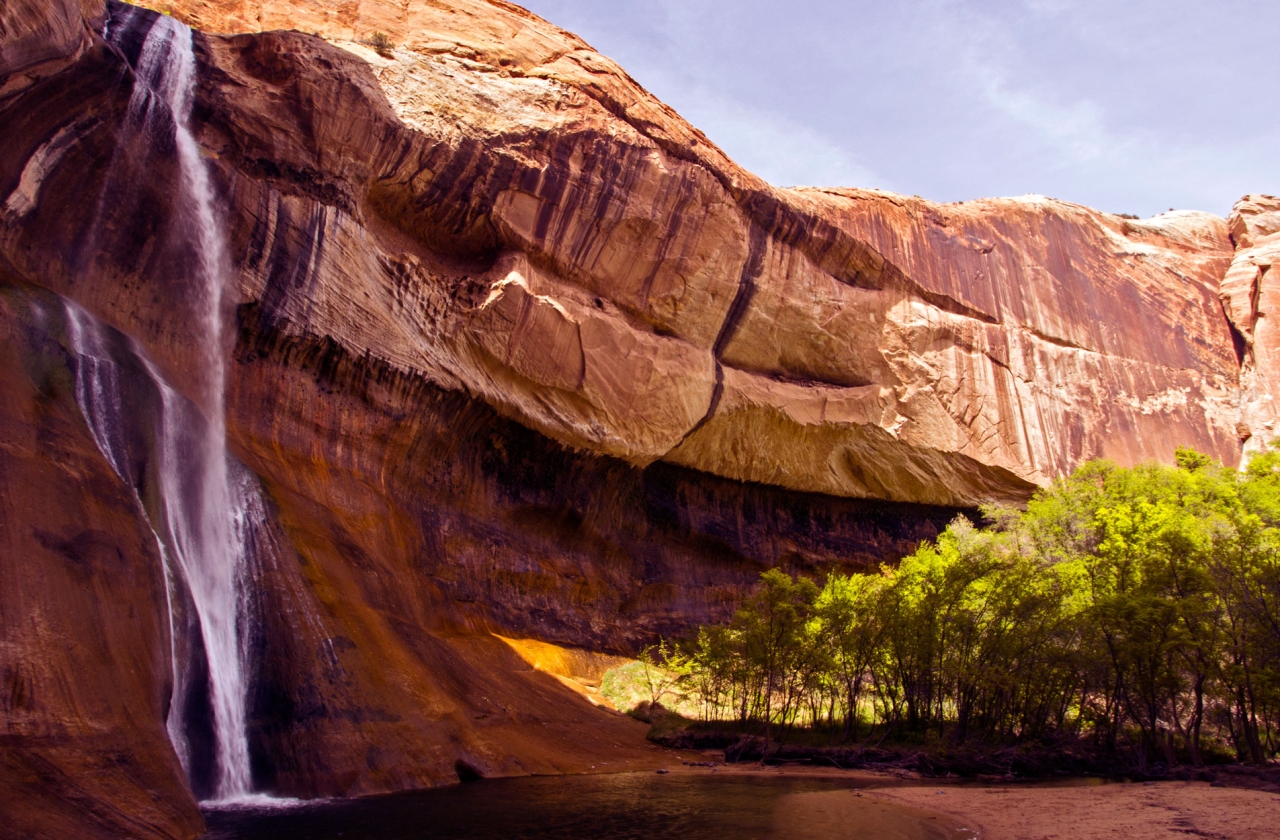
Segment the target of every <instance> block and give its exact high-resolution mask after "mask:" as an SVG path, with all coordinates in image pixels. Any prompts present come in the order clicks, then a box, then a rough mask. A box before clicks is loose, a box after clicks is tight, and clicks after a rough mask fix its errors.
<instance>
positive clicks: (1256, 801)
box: [866, 782, 1280, 840]
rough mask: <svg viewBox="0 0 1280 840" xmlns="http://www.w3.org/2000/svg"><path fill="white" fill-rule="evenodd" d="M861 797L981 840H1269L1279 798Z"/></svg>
mask: <svg viewBox="0 0 1280 840" xmlns="http://www.w3.org/2000/svg"><path fill="white" fill-rule="evenodd" d="M866 795H869V796H879V797H883V798H884V799H887V800H889V801H892V802H897V803H902V804H906V805H912V806H914V807H917V808H927V809H931V810H934V811H937V812H939V813H941V814H944V815H946V816H949V817H952V818H953V819H955V820H956V821H958V822H959V823H961V824H963V825H966V826H972V827H973V828H975V829H976V830H977V832H978V834H977V836H978V837H979V838H981V840H1057V838H1061V840H1094V838H1098V840H1101V838H1124V840H1174V838H1177V840H1186V838H1188V837H1206V838H1216V840H1255V838H1256V840H1264V838H1267V840H1274V838H1280V794H1277V793H1274V792H1269V791H1262V790H1246V789H1239V788H1229V787H1210V786H1209V784H1208V783H1206V782H1156V783H1148V784H1142V783H1130V784H1119V783H1118V784H1099V785H1089V786H1084V785H1077V786H1071V787H1055V786H1048V785H1036V786H1027V787H1020V786H1008V787H976V786H975V787H968V786H963V787H962V786H953V785H948V786H938V785H929V786H921V787H895V788H879V789H875V790H872V791H867V792H866Z"/></svg>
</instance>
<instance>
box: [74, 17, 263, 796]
mask: <svg viewBox="0 0 1280 840" xmlns="http://www.w3.org/2000/svg"><path fill="white" fill-rule="evenodd" d="M148 18H149V16H147V17H144V16H142V15H141V14H138V13H137V12H136V10H130V16H129V17H128V18H126V20H124V21H123V22H121V21H117V22H114V23H113V25H112V29H111V37H112V39H113V40H114V39H116V38H122V37H125V35H127V34H128V32H129V28H130V24H131V23H134V22H142V23H143V24H145V23H147V22H148ZM134 69H135V74H136V75H135V79H134V84H133V91H132V95H131V98H130V102H129V113H128V118H127V125H126V128H125V131H124V133H123V134H122V137H121V143H130V144H138V145H139V147H141V148H148V149H149V148H155V147H157V146H159V145H161V144H162V142H163V141H164V140H166V139H167V138H166V137H165V136H164V135H165V134H166V133H168V132H172V140H173V143H174V146H175V148H176V152H177V163H178V174H179V190H178V193H177V194H175V195H174V197H173V207H174V210H175V216H174V218H172V219H171V220H170V223H171V225H173V227H174V228H175V229H176V230H178V231H179V232H180V234H181V235H180V237H179V239H180V240H181V241H182V242H183V243H184V246H183V247H188V248H189V249H190V257H189V260H187V261H186V262H187V265H188V266H189V275H188V276H187V277H185V278H183V280H184V281H185V282H184V284H183V288H184V289H186V290H187V291H188V292H189V293H190V295H191V298H190V300H189V302H190V304H191V306H192V308H193V310H194V312H195V313H196V318H195V323H194V325H193V327H194V328H193V329H192V334H191V345H192V346H191V349H192V350H193V351H194V353H195V354H196V359H197V360H198V363H199V369H200V370H201V373H202V375H201V381H200V383H199V388H200V390H201V399H200V404H201V409H203V411H202V412H201V411H198V410H197V409H196V408H195V406H194V405H193V404H192V403H190V402H189V401H187V400H186V399H185V398H183V397H182V396H181V395H179V394H178V393H177V392H176V391H175V390H174V389H173V388H171V387H170V386H169V385H168V383H167V382H166V381H165V380H164V378H163V377H162V376H161V374H160V372H159V370H158V369H157V368H156V367H155V366H154V365H153V364H152V363H151V361H150V360H149V359H148V358H147V357H146V355H145V354H144V353H142V352H141V351H140V350H138V349H137V348H133V349H132V351H131V352H132V355H134V356H135V357H136V358H137V359H138V361H139V362H140V363H141V365H142V366H143V367H144V368H145V370H146V371H147V374H148V375H149V377H150V379H151V380H152V382H153V383H154V386H155V390H156V392H157V393H158V394H159V402H160V405H159V407H158V416H157V417H153V418H148V422H147V423H145V424H143V426H144V427H145V428H149V433H150V435H151V436H152V437H153V441H152V451H151V457H152V458H153V459H154V465H153V466H154V474H153V475H154V477H153V481H154V485H155V491H156V494H157V495H158V501H157V502H156V503H155V504H153V505H152V507H151V511H152V512H151V525H152V529H153V531H154V532H155V534H156V538H157V541H158V542H159V544H160V551H161V554H162V556H163V558H164V562H165V573H166V583H167V584H168V587H169V605H170V629H171V631H173V632H172V634H171V635H172V636H173V637H174V650H173V654H174V657H173V658H174V690H173V698H172V703H171V705H170V711H169V720H168V728H169V734H170V738H171V739H172V741H173V744H174V747H175V749H176V750H177V752H178V755H179V758H180V759H181V760H182V762H183V766H184V768H185V769H186V771H187V774H188V776H189V777H190V776H192V775H193V768H192V766H191V765H192V760H193V755H192V749H191V745H190V744H189V743H188V742H187V733H188V732H189V731H190V728H189V726H188V724H189V722H188V721H186V720H184V719H183V715H184V714H185V710H186V709H187V708H188V705H189V704H188V703H187V700H188V695H189V692H190V691H191V690H192V678H191V674H190V673H189V671H190V663H189V662H186V661H185V657H184V656H182V655H181V650H180V648H179V645H178V641H177V635H178V634H179V633H180V632H181V628H180V627H178V626H175V625H176V624H178V622H175V620H174V615H175V614H178V615H183V614H185V613H186V612H187V609H188V608H187V607H186V606H184V605H185V603H186V601H185V599H184V597H183V596H184V590H185V594H186V595H189V596H190V604H191V607H193V608H194V612H195V617H196V619H197V621H198V626H199V633H200V641H202V642H203V650H204V652H205V656H206V658H207V665H208V690H209V697H208V707H209V709H210V710H211V712H212V717H213V721H212V729H213V733H214V738H215V745H214V746H215V753H216V754H215V759H216V764H217V773H216V781H215V783H214V799H215V800H222V801H225V800H235V799H241V798H245V797H247V796H248V795H249V794H250V791H251V788H252V781H251V775H250V768H249V747H248V738H247V733H246V714H245V706H246V693H247V685H246V680H245V658H246V652H245V649H244V647H245V645H244V636H246V635H247V632H246V631H247V626H248V614H247V611H246V606H247V605H246V604H245V598H244V594H243V593H244V588H245V587H244V585H243V584H244V578H245V577H246V575H247V567H248V562H247V561H248V558H247V557H246V549H245V545H246V534H247V533H248V532H249V531H251V530H252V528H253V527H255V525H256V524H258V523H247V522H246V521H245V517H246V516H249V515H252V513H253V511H258V512H259V513H260V512H261V507H262V506H261V504H258V505H256V506H255V505H252V504H250V499H249V498H248V497H247V494H250V493H254V492H256V491H255V490H254V489H253V488H250V487H240V488H233V486H232V482H231V480H230V476H229V464H228V455H227V449H226V426H225V419H224V404H223V399H224V396H223V395H224V390H225V387H226V360H225V357H224V349H223V348H224V341H223V339H224V334H223V329H224V326H223V323H222V303H223V294H224V292H225V290H226V289H227V287H228V281H229V277H230V270H229V265H230V262H229V260H228V258H227V246H226V241H225V237H224V233H223V228H222V225H221V224H220V222H219V219H218V215H217V213H216V212H215V194H214V192H213V189H212V187H211V184H210V179H209V172H208V170H207V168H206V166H205V162H204V160H203V159H202V158H201V155H200V148H199V146H198V145H197V143H196V140H195V137H194V136H193V134H192V132H191V129H190V124H189V121H190V116H191V107H192V102H193V99H194V89H195V82H196V59H195V54H194V50H193V44H192V33H191V30H190V29H188V28H187V27H186V26H184V25H182V24H181V23H178V22H177V21H175V20H173V19H172V18H170V17H167V16H159V17H158V18H155V19H154V23H152V24H150V28H149V30H148V31H147V34H146V38H145V41H144V42H143V45H142V48H141V52H140V53H139V56H138V59H137V63H136V67H135V68H134ZM67 315H68V333H69V338H70V342H71V344H72V349H73V351H74V352H75V353H76V354H77V356H78V364H77V365H76V395H77V398H78V400H79V402H80V406H81V409H82V410H83V412H84V414H85V417H86V418H87V419H88V422H89V426H90V428H91V429H92V431H93V434H94V437H95V438H96V442H97V444H98V446H99V448H100V449H101V450H102V452H103V454H104V455H105V456H106V457H107V459H108V460H109V461H110V462H111V464H112V466H113V467H114V468H115V470H116V472H117V473H118V474H119V475H120V476H121V478H123V479H124V480H125V481H126V482H129V483H130V484H131V486H132V479H131V478H130V473H131V470H130V467H129V454H128V449H127V446H128V443H127V430H128V429H129V428H137V427H138V425H139V423H138V420H137V418H133V417H129V416H127V414H126V412H128V411H130V410H131V407H130V406H127V405H125V404H124V400H123V399H122V396H121V380H120V369H119V366H118V365H117V363H116V362H115V361H113V357H112V353H111V348H110V343H111V342H110V336H109V335H108V333H107V330H106V328H105V327H104V326H102V325H101V324H100V323H99V322H97V321H96V320H94V319H93V318H92V317H91V316H89V315H88V314H87V313H85V312H84V311H83V310H81V309H79V307H76V306H74V305H68V312H67ZM131 424H132V425H131ZM139 501H140V502H141V498H139ZM187 647H192V646H190V645H188V646H187ZM194 649H196V650H198V649H199V647H198V646H195V647H194Z"/></svg>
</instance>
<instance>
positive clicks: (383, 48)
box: [364, 32, 396, 58]
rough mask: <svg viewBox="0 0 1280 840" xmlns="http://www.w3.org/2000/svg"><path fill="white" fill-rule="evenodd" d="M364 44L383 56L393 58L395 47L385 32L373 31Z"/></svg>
mask: <svg viewBox="0 0 1280 840" xmlns="http://www.w3.org/2000/svg"><path fill="white" fill-rule="evenodd" d="M364 44H365V45H366V46H369V47H372V48H373V51H374V52H376V53H377V54H378V55H380V56H382V57H383V58H395V57H396V56H395V53H394V52H393V50H394V49H395V48H396V45H395V43H394V42H393V41H392V40H391V39H390V38H388V37H387V34H386V33H385V32H374V33H373V34H372V35H370V36H369V37H368V38H367V39H366V40H365V41H364Z"/></svg>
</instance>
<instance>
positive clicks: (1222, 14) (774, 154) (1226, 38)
mask: <svg viewBox="0 0 1280 840" xmlns="http://www.w3.org/2000/svg"><path fill="white" fill-rule="evenodd" d="M523 5H525V6H526V7H527V8H529V9H531V10H532V11H534V12H536V13H537V14H540V15H542V16H543V17H545V18H547V19H548V20H550V21H551V22H552V23H555V24H557V25H559V26H561V27H564V28H565V29H568V30H570V31H573V32H576V33H577V34H578V35H580V36H582V37H583V38H585V39H586V40H587V41H588V42H589V43H590V44H591V45H592V46H593V47H595V48H596V49H597V50H599V51H600V52H602V53H604V54H605V55H608V56H610V57H611V58H613V59H615V60H616V61H618V62H619V63H620V64H621V65H622V66H623V67H625V68H626V69H627V71H628V72H629V73H631V75H632V76H633V77H635V78H636V79H637V80H638V81H639V82H640V83H641V84H643V85H644V86H645V87H647V88H648V89H649V90H651V91H652V92H653V93H654V94H656V95H657V96H658V97H659V98H661V99H663V100H664V101H666V102H667V103H668V104H670V105H671V106H673V107H674V108H675V109H676V110H678V111H679V112H680V113H681V115H683V116H684V117H685V118H686V119H687V120H689V121H690V122H691V123H693V124H694V125H696V126H697V127H698V128H700V129H702V130H703V131H704V132H706V133H707V135H708V136H709V137H710V138H711V139H712V140H713V141H714V142H716V143H717V144H718V145H719V146H720V147H721V148H723V149H724V150H725V151H726V152H727V153H728V154H729V155H730V157H732V158H734V159H735V160H736V161H738V162H739V163H740V164H742V165H743V166H745V167H747V168H748V169H751V170H752V171H754V172H756V173H757V174H759V175H761V176H763V177H764V178H766V179H767V180H769V181H770V182H772V183H774V184H777V185H780V186H792V185H798V184H808V185H822V186H861V187H880V188H884V189H890V190H895V191H897V192H902V193H906V194H917V195H921V196H924V197H925V198H929V199H933V200H936V201H962V200H966V199H972V198H980V197H983V196H996V195H1023V194H1025V193H1040V194H1043V195H1049V196H1053V197H1055V198H1061V199H1066V200H1068V201H1077V202H1080V203H1082V204H1088V205H1091V206H1094V207H1097V208H1099V209H1102V210H1108V211H1111V212H1115V213H1138V214H1140V215H1143V216H1149V215H1152V214H1154V213H1158V212H1161V211H1164V210H1168V209H1169V208H1170V207H1176V208H1178V209H1196V210H1208V211H1211V212H1215V213H1219V214H1222V215H1226V214H1227V213H1228V212H1229V211H1230V209H1231V205H1232V204H1233V203H1234V202H1235V200H1236V199H1237V198H1239V197H1240V196H1242V195H1244V194H1245V193H1250V192H1267V193H1272V194H1276V193H1280V49H1277V47H1276V40H1277V33H1280V3H1275V2H1258V1H1257V0H1201V2H1191V1H1190V0H985V2H977V1H976V0H896V1H895V0H879V2H867V0H846V2H835V1H834V0H790V1H789V2H785V1H784V0H773V1H772V2H760V0H523Z"/></svg>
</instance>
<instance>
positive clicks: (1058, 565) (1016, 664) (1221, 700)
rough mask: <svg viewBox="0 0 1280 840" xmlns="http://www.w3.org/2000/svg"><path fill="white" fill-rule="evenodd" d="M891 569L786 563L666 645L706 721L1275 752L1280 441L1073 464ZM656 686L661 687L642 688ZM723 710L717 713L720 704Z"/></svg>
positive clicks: (766, 736)
mask: <svg viewBox="0 0 1280 840" xmlns="http://www.w3.org/2000/svg"><path fill="white" fill-rule="evenodd" d="M983 514H984V516H985V517H986V519H987V521H988V523H989V524H988V525H987V526H986V527H976V526H975V525H973V524H972V523H971V522H969V521H968V520H967V519H964V518H958V519H956V520H955V521H954V522H953V523H952V524H951V526H950V527H949V528H947V530H946V531H945V532H944V533H943V534H942V535H941V536H939V537H938V539H937V540H936V541H933V542H930V543H926V544H924V545H921V546H920V547H919V549H918V550H917V551H916V552H915V553H914V554H912V555H911V556H909V557H907V558H905V559H904V560H903V561H902V562H901V563H900V564H898V565H897V566H896V567H890V566H885V567H882V568H881V569H880V570H878V571H877V572H875V573H871V574H860V575H853V576H848V577H846V576H840V575H833V576H832V577H831V578H830V579H828V580H827V581H826V582H825V585H823V586H821V587H819V586H818V585H817V584H816V583H814V582H812V581H809V580H803V579H801V580H794V579H792V578H791V577H789V576H788V575H786V574H784V573H783V572H780V571H776V570H774V571H769V572H766V573H765V574H764V575H763V576H762V578H761V582H760V586H759V588H758V591H757V592H756V593H755V594H754V596H753V597H752V598H750V599H749V600H748V601H747V602H746V603H745V604H744V606H743V607H742V608H741V609H740V610H739V611H738V613H737V615H736V616H735V617H734V619H733V620H732V621H731V622H729V623H728V624H725V625H719V626H707V627H703V628H701V629H700V631H699V632H698V634H697V637H696V639H693V640H691V641H690V642H688V643H687V644H685V645H684V646H682V647H681V648H680V649H679V650H677V651H673V652H667V653H665V654H664V655H663V660H664V662H665V665H666V667H667V669H668V670H669V671H670V672H671V673H673V674H675V675H676V676H677V677H678V685H677V686H675V688H676V689H677V690H678V691H679V692H680V693H681V695H682V698H683V699H684V701H685V702H694V703H696V704H697V706H696V708H697V709H698V716H699V717H700V718H702V720H703V721H706V722H708V723H709V724H710V725H712V726H715V725H719V726H721V727H723V726H724V725H725V723H726V722H731V724H732V726H733V727H734V728H735V730H736V731H738V732H746V733H750V734H752V735H756V736H761V737H762V738H763V740H762V741H760V742H759V743H760V744H763V745H764V746H763V747H762V749H764V750H774V751H777V750H780V749H781V748H782V746H783V745H784V744H786V743H787V741H788V739H789V738H793V737H797V735H796V730H797V729H803V730H804V732H803V735H804V737H805V738H806V739H807V742H808V743H813V742H814V740H815V737H816V738H820V739H822V740H824V741H825V742H826V743H828V744H848V745H853V744H857V745H861V746H862V747H863V748H868V747H878V746H880V745H881V744H884V743H886V741H887V742H888V743H890V744H893V743H901V742H902V741H903V740H904V739H905V740H907V741H911V742H913V743H920V744H926V743H934V744H937V745H944V746H949V747H957V746H965V745H987V746H993V745H1004V746H1008V745H1016V744H1027V743H1038V744H1041V745H1064V744H1070V745H1072V748H1073V749H1074V748H1077V747H1081V748H1085V749H1087V750H1089V751H1090V754H1092V755H1109V756H1121V757H1123V759H1124V761H1125V762H1129V764H1130V765H1131V766H1134V767H1137V768H1139V769H1143V770H1145V769H1147V768H1148V767H1150V766H1152V765H1154V764H1159V765H1163V766H1165V767H1169V766H1172V765H1174V764H1177V763H1179V762H1187V763H1190V764H1193V765H1200V764H1202V763H1204V762H1206V761H1223V760H1230V759H1232V758H1238V759H1240V760H1244V761H1250V762H1254V763H1262V762H1264V761H1266V760H1267V759H1269V758H1270V757H1273V756H1275V755H1276V754H1277V752H1278V751H1280V452H1275V451H1273V452H1268V453H1266V454H1263V455H1260V456H1258V457H1256V458H1255V459H1254V460H1253V461H1252V462H1251V463H1250V464H1249V467H1248V469H1247V470H1245V471H1243V472H1241V471H1237V470H1233V469H1229V468H1225V467H1223V466H1221V465H1218V464H1215V463H1212V462H1211V461H1210V459H1208V458H1207V457H1205V456H1203V455H1200V454H1199V453H1196V452H1194V451H1191V450H1180V451H1179V452H1178V466H1176V467H1166V466H1159V465H1154V464H1149V465H1143V466H1139V467H1135V468H1132V469H1121V468H1118V467H1116V466H1115V465H1113V464H1110V463H1106V462H1094V463H1090V464H1087V465H1085V466H1083V467H1081V468H1080V469H1079V470H1077V471H1076V472H1075V474H1074V475H1072V476H1071V477H1070V478H1067V479H1065V480H1061V481H1059V482H1057V483H1055V484H1054V485H1053V486H1052V487H1050V488H1048V489H1045V490H1043V491H1041V492H1040V493H1038V494H1037V495H1036V496H1035V498H1034V499H1032V501H1031V502H1030V503H1029V504H1028V506H1027V508H1026V510H1025V511H1020V510H1014V509H1009V508H989V509H985V510H984V511H983ZM652 699H657V698H652ZM714 722H720V723H718V724H716V723H714Z"/></svg>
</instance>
